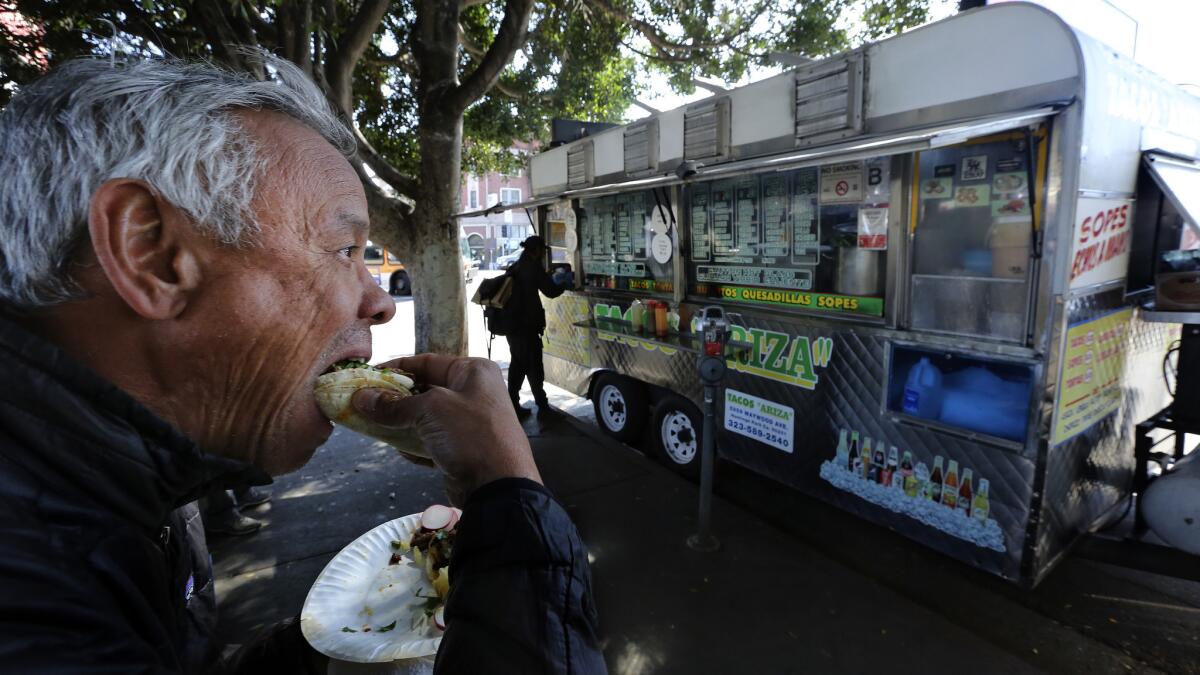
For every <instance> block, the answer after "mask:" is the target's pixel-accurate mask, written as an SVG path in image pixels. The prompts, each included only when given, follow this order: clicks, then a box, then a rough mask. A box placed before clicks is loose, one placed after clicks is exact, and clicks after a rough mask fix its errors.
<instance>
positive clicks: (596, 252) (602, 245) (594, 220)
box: [584, 197, 613, 258]
mask: <svg viewBox="0 0 1200 675" xmlns="http://www.w3.org/2000/svg"><path fill="white" fill-rule="evenodd" d="M584 208H585V209H586V210H587V212H588V221H587V222H588V232H586V233H585V234H586V238H587V240H588V241H589V242H590V244H589V246H588V249H589V252H590V254H591V256H592V257H593V258H608V257H609V256H611V255H612V253H613V250H612V243H611V241H612V229H613V213H612V208H613V202H612V199H610V198H608V197H604V198H601V199H596V200H594V201H592V202H591V203H589V204H586V205H585V207H584Z"/></svg>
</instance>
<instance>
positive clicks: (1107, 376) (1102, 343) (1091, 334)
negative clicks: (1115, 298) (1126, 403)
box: [1052, 309, 1133, 444]
mask: <svg viewBox="0 0 1200 675" xmlns="http://www.w3.org/2000/svg"><path fill="white" fill-rule="evenodd" d="M1132 319H1133V309H1123V310H1119V311H1116V312H1112V313H1111V314H1106V315H1104V316H1101V317H1099V318H1096V319H1092V320H1091V321H1085V322H1082V323H1077V324H1074V325H1072V326H1070V327H1069V328H1068V329H1067V344H1066V348H1065V349H1064V350H1063V369H1062V379H1061V380H1060V381H1059V384H1058V396H1057V397H1056V400H1055V408H1056V409H1055V411H1054V438H1053V439H1052V441H1053V443H1056V444H1057V443H1062V442H1063V441H1065V440H1067V439H1069V438H1071V437H1072V436H1075V435H1077V434H1079V433H1081V432H1083V431H1084V430H1086V429H1088V428H1089V427H1091V426H1092V425H1093V424H1095V423H1096V422H1099V421H1100V420H1102V419H1104V418H1105V417H1106V416H1107V415H1108V414H1109V413H1111V412H1113V411H1114V410H1116V409H1117V408H1119V407H1120V406H1121V375H1122V374H1123V373H1124V372H1125V354H1126V349H1127V346H1128V344H1129V339H1128V337H1129V336H1128V329H1129V322H1130V321H1131V320H1132Z"/></svg>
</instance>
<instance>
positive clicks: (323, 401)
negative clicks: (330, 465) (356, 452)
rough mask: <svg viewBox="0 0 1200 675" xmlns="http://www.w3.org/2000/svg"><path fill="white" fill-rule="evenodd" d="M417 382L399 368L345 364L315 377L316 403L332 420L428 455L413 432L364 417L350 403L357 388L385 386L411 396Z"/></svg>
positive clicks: (399, 448) (404, 449)
mask: <svg viewBox="0 0 1200 675" xmlns="http://www.w3.org/2000/svg"><path fill="white" fill-rule="evenodd" d="M416 386H417V383H416V382H414V381H413V379H412V378H411V377H409V376H408V375H407V374H405V373H403V372H402V371H399V370H392V369H389V368H382V369H376V368H372V367H370V366H365V367H362V368H344V369H342V370H336V371H334V372H331V373H326V374H324V375H322V376H320V377H318V378H317V385H316V388H315V393H316V397H317V407H319V408H320V409H321V412H322V413H324V414H325V416H326V417H328V418H329V419H330V420H332V421H333V422H334V423H336V424H340V425H342V426H344V427H347V428H350V429H353V430H355V431H357V432H359V433H360V434H366V435H367V436H370V437H371V438H375V439H378V440H381V441H383V442H384V443H387V444H389V445H392V446H394V447H395V448H396V449H397V450H399V451H401V452H404V453H407V454H410V455H417V456H419V457H425V458H429V457H430V455H429V452H427V451H426V450H425V446H424V445H423V444H422V443H421V439H420V438H419V437H418V436H417V435H416V433H414V432H413V431H411V430H409V429H397V428H395V427H388V426H384V425H382V424H376V423H374V422H371V421H369V420H366V419H363V417H362V416H361V415H359V414H358V412H357V411H356V410H355V409H354V406H353V405H351V403H350V399H351V398H352V397H353V396H354V392H356V391H358V390H359V389H367V388H377V389H387V390H390V391H394V392H396V393H397V394H399V395H400V396H412V394H413V389H414V388H415V387H416Z"/></svg>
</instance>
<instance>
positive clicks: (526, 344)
mask: <svg viewBox="0 0 1200 675" xmlns="http://www.w3.org/2000/svg"><path fill="white" fill-rule="evenodd" d="M521 247H522V248H523V249H525V250H524V251H523V252H522V253H521V257H520V258H518V259H517V262H515V263H513V266H512V268H510V269H509V274H510V275H511V276H512V278H513V292H512V296H511V297H510V298H509V301H508V303H509V305H508V308H509V309H510V310H511V311H512V312H513V319H514V321H513V324H514V328H513V330H511V331H509V334H508V335H507V336H505V337H506V339H507V340H508V352H509V365H508V395H509V398H511V399H512V403H513V407H514V408H516V410H517V416H518V417H525V416H527V415H529V414H530V413H531V412H532V411H531V410H529V409H528V408H525V407H523V406H522V405H521V398H520V394H521V383H522V382H523V381H524V380H525V378H529V388H530V389H531V390H533V400H534V401H535V402H536V403H537V408H538V415H545V414H547V413H549V412H550V402H549V401H548V400H547V399H546V389H545V381H546V373H545V371H544V370H543V367H542V333H544V332H545V331H546V310H545V309H544V308H543V307H542V299H541V298H540V297H538V292H539V291H541V293H542V294H543V295H545V296H546V297H548V298H557V297H558V296H560V295H562V293H563V289H562V287H561V286H559V285H558V284H556V283H554V280H553V279H552V278H551V276H550V273H549V272H548V271H547V270H546V251H547V248H546V240H545V239H542V238H541V237H539V236H537V235H533V236H532V237H529V238H527V239H526V240H525V241H523V242H521Z"/></svg>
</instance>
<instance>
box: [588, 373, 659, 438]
mask: <svg viewBox="0 0 1200 675" xmlns="http://www.w3.org/2000/svg"><path fill="white" fill-rule="evenodd" d="M592 407H594V408H595V410H596V424H597V425H599V426H600V430H601V431H603V432H604V433H606V434H608V435H609V436H612V437H613V438H615V439H617V440H618V441H621V442H622V443H629V444H634V443H636V442H637V441H638V439H639V438H641V435H642V430H643V429H645V428H646V422H647V419H648V418H649V416H650V415H649V403H648V402H647V398H646V388H645V387H644V386H642V383H641V382H638V381H637V380H634V379H631V378H628V377H622V376H620V375H617V374H615V373H602V374H601V375H600V376H599V377H598V378H596V386H595V388H594V389H592Z"/></svg>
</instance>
